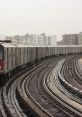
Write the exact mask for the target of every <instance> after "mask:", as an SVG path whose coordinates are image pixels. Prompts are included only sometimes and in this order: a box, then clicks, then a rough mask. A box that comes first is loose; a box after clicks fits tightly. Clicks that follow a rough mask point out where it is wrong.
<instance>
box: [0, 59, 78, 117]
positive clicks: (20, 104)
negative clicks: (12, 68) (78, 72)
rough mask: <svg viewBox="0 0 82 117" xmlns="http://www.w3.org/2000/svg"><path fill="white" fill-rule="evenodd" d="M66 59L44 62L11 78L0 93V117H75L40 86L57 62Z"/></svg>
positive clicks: (74, 114)
mask: <svg viewBox="0 0 82 117" xmlns="http://www.w3.org/2000/svg"><path fill="white" fill-rule="evenodd" d="M66 58H67V57H55V58H54V57H53V58H50V59H47V60H45V61H43V62H42V63H40V64H38V65H37V66H33V67H32V69H29V70H28V68H27V69H26V70H24V71H22V72H21V73H18V74H17V75H16V76H14V77H13V78H11V79H10V80H9V81H8V82H7V84H6V85H5V86H4V87H3V88H2V89H1V91H0V114H1V115H0V117H39V116H40V117H79V115H77V114H76V113H74V112H72V110H71V111H70V109H68V108H66V106H65V105H66V104H65V105H62V103H60V101H59V100H57V99H55V98H52V96H51V94H49V92H47V91H45V90H44V86H43V82H44V79H46V78H47V77H49V75H50V74H51V72H52V70H53V69H54V68H55V67H56V66H57V63H58V62H59V61H60V60H62V59H66ZM55 97H56V96H55ZM57 98H58V97H57ZM61 102H63V100H61ZM64 103H65V102H64Z"/></svg>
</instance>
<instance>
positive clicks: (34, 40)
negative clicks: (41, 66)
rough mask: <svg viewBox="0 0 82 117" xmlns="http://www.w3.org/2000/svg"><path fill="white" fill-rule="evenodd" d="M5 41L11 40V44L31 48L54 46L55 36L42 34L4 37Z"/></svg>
mask: <svg viewBox="0 0 82 117" xmlns="http://www.w3.org/2000/svg"><path fill="white" fill-rule="evenodd" d="M5 40H11V41H12V43H20V44H27V45H32V46H55V45H56V36H55V35H46V34H45V33H42V34H25V35H22V36H20V35H15V36H13V37H11V36H6V37H5Z"/></svg>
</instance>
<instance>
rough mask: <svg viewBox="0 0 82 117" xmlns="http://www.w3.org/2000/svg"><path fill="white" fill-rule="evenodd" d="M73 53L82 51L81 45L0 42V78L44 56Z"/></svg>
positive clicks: (10, 74)
mask: <svg viewBox="0 0 82 117" xmlns="http://www.w3.org/2000/svg"><path fill="white" fill-rule="evenodd" d="M73 53H74V54H75V53H82V46H81V45H70V46H69V45H65V46H55V47H28V46H27V45H22V44H12V43H0V78H1V77H2V76H6V77H10V76H12V75H13V74H14V73H16V72H18V70H21V69H24V68H25V67H27V66H28V65H30V64H33V63H35V62H36V61H39V60H41V59H44V58H46V57H50V56H58V55H63V54H73Z"/></svg>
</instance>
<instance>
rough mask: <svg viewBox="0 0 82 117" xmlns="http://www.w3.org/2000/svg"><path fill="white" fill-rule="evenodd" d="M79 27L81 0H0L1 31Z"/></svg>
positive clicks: (81, 28) (73, 30)
mask: <svg viewBox="0 0 82 117" xmlns="http://www.w3.org/2000/svg"><path fill="white" fill-rule="evenodd" d="M81 31H82V0H0V35H11V36H12V35H16V34H19V35H23V34H25V33H27V32H28V33H36V34H39V33H46V34H49V35H50V34H55V35H57V37H58V40H60V39H61V35H62V34H64V33H78V32H81Z"/></svg>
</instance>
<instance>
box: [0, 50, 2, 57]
mask: <svg viewBox="0 0 82 117" xmlns="http://www.w3.org/2000/svg"><path fill="white" fill-rule="evenodd" d="M0 59H2V51H1V50H0Z"/></svg>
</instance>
